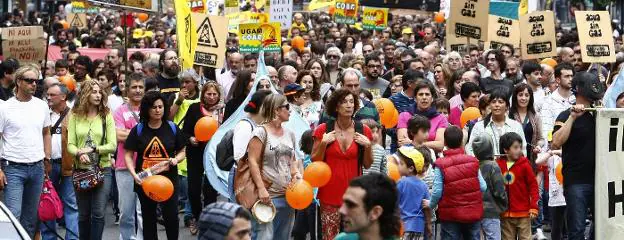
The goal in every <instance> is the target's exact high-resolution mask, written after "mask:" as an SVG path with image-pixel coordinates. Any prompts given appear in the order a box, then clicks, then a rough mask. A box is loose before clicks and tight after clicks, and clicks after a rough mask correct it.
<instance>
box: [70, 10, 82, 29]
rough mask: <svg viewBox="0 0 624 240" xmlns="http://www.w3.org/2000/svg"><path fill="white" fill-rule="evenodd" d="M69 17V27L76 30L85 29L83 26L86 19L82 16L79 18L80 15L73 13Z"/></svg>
mask: <svg viewBox="0 0 624 240" xmlns="http://www.w3.org/2000/svg"><path fill="white" fill-rule="evenodd" d="M72 15H73V16H72ZM69 17H70V19H71V20H70V21H69V26H70V27H76V28H85V27H86V24H85V20H86V18H85V17H84V16H81V14H79V13H74V14H71V15H70V16H69ZM83 18H84V19H83Z"/></svg>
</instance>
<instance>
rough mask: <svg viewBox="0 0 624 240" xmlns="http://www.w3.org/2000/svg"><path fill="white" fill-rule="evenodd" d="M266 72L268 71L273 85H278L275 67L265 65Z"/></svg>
mask: <svg viewBox="0 0 624 240" xmlns="http://www.w3.org/2000/svg"><path fill="white" fill-rule="evenodd" d="M266 68H267V72H269V77H270V78H271V82H273V86H279V78H277V69H275V68H274V67H272V66H266Z"/></svg>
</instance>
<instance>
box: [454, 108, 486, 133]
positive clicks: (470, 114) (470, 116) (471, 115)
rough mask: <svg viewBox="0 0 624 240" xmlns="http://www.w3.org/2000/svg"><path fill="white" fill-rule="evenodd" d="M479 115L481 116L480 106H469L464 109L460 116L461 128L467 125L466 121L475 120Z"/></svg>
mask: <svg viewBox="0 0 624 240" xmlns="http://www.w3.org/2000/svg"><path fill="white" fill-rule="evenodd" d="M479 117H481V112H480V111H479V109H478V108H476V107H469V108H466V109H464V111H463V112H462V114H461V116H460V117H459V122H460V125H461V128H464V126H466V123H468V121H472V120H475V119H477V118H479Z"/></svg>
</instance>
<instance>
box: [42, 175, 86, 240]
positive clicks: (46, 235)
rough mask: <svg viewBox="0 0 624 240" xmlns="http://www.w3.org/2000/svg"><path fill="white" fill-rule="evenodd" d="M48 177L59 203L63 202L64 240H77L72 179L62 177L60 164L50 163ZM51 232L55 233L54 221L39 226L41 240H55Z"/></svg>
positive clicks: (76, 217) (76, 211) (75, 206)
mask: <svg viewBox="0 0 624 240" xmlns="http://www.w3.org/2000/svg"><path fill="white" fill-rule="evenodd" d="M49 177H50V181H52V184H54V188H55V189H56V192H57V193H58V195H59V197H60V198H61V201H63V217H64V219H65V229H66V232H65V239H66V240H77V239H78V205H77V204H76V193H75V192H74V185H73V184H72V177H71V176H62V169H61V163H52V171H50V174H49ZM48 227H50V228H48ZM53 231H56V221H47V222H45V224H42V225H41V239H44V240H56V239H57V238H56V235H55V234H54V232H53ZM70 231H71V232H70ZM72 233H73V234H72ZM74 234H75V235H74Z"/></svg>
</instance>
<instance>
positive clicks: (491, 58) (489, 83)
mask: <svg viewBox="0 0 624 240" xmlns="http://www.w3.org/2000/svg"><path fill="white" fill-rule="evenodd" d="M485 55H486V59H485V60H486V61H487V70H488V71H489V72H490V75H489V76H488V77H485V78H482V79H481V80H480V82H479V86H480V87H481V90H482V91H483V92H484V93H491V92H492V91H494V89H497V88H501V89H503V90H504V91H506V94H511V91H512V90H513V82H512V81H511V80H509V79H506V78H504V77H503V75H502V74H503V73H504V71H505V69H506V67H507V62H505V57H504V56H503V54H502V53H501V52H500V51H499V50H490V51H488V52H487V54H485ZM481 73H483V72H481ZM482 75H483V74H482Z"/></svg>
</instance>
